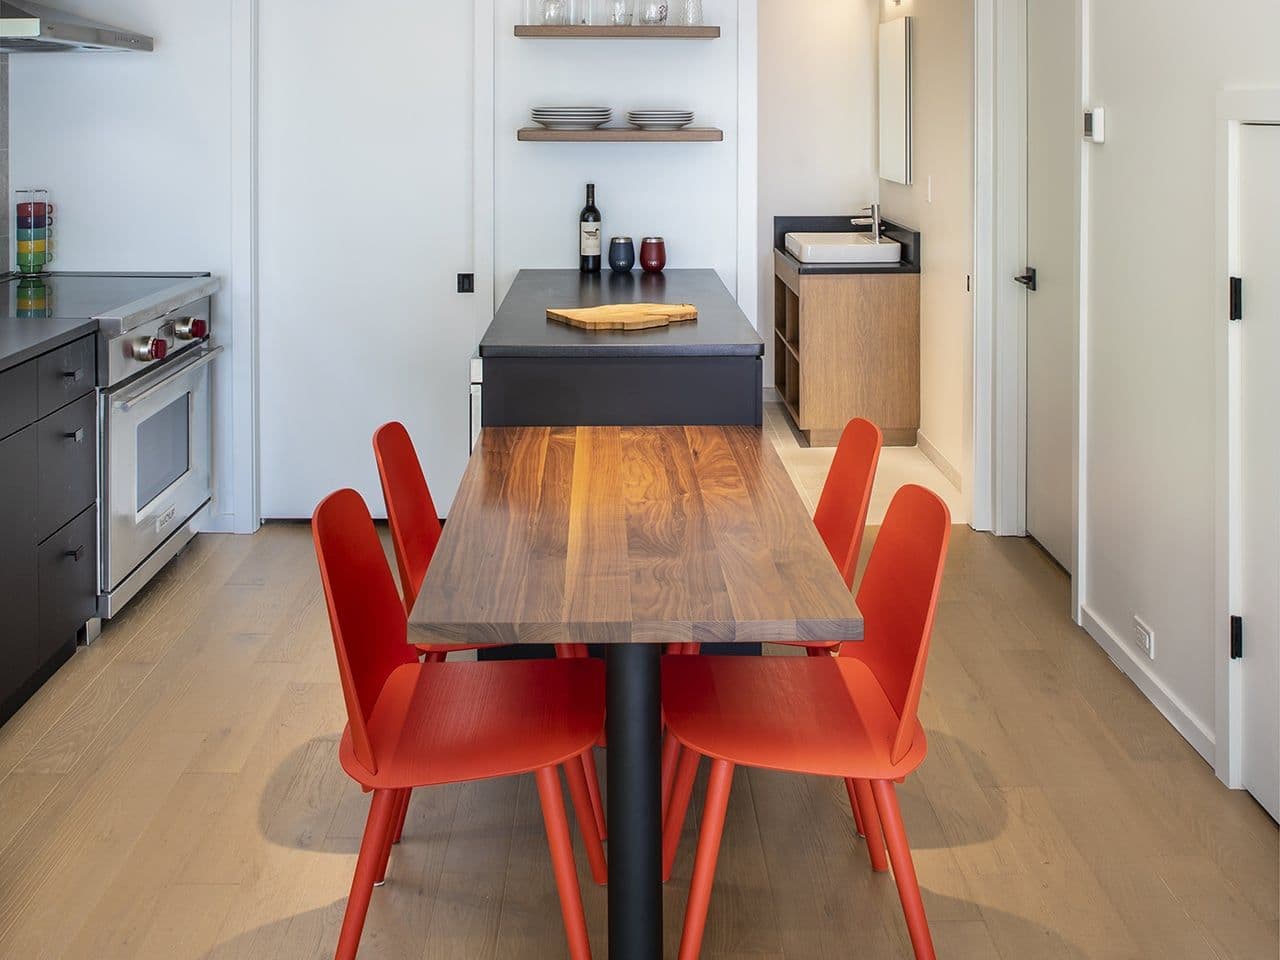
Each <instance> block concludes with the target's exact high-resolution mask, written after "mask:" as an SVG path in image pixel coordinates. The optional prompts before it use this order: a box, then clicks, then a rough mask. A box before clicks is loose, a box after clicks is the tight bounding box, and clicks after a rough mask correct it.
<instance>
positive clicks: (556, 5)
mask: <svg viewBox="0 0 1280 960" xmlns="http://www.w3.org/2000/svg"><path fill="white" fill-rule="evenodd" d="M540 12H541V14H542V23H543V26H547V27H563V26H565V25H566V24H567V23H568V22H569V0H542V2H541V4H540Z"/></svg>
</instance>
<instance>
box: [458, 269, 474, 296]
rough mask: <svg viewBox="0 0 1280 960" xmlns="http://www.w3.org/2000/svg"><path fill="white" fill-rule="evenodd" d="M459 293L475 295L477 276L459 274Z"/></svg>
mask: <svg viewBox="0 0 1280 960" xmlns="http://www.w3.org/2000/svg"><path fill="white" fill-rule="evenodd" d="M458 292H459V293H475V292H476V275H475V274H474V273H460V274H458Z"/></svg>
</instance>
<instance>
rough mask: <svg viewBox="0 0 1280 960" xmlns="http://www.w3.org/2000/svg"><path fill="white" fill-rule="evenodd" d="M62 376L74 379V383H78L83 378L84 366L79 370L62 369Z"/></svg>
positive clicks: (65, 378)
mask: <svg viewBox="0 0 1280 960" xmlns="http://www.w3.org/2000/svg"><path fill="white" fill-rule="evenodd" d="M62 378H63V379H64V380H74V381H75V382H76V383H79V382H80V381H81V380H83V379H84V368H83V367H81V368H80V369H79V370H64V371H63V373H62Z"/></svg>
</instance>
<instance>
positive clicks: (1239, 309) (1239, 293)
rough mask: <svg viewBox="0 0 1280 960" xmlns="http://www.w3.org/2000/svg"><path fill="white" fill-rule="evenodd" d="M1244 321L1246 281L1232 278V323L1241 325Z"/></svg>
mask: <svg viewBox="0 0 1280 960" xmlns="http://www.w3.org/2000/svg"><path fill="white" fill-rule="evenodd" d="M1243 319H1244V280H1243V279H1242V278H1240V277H1232V278H1231V321H1232V322H1233V323H1239V322H1240V321H1241V320H1243Z"/></svg>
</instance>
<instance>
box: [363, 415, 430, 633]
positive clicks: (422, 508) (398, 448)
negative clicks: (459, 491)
mask: <svg viewBox="0 0 1280 960" xmlns="http://www.w3.org/2000/svg"><path fill="white" fill-rule="evenodd" d="M373 453H374V456H375V457H376V458H377V460H378V476H379V477H380V478H381V480H382V496H383V498H384V499H385V500H386V502H387V520H388V521H389V522H390V524H391V542H392V544H393V545H394V547H395V551H396V566H398V567H399V568H400V592H401V595H402V596H403V597H404V608H405V610H406V611H410V610H412V609H413V602H414V601H415V600H416V599H417V598H418V591H419V590H420V589H422V581H423V579H424V578H425V577H426V575H427V567H428V566H430V564H431V557H432V555H433V554H434V553H435V552H436V544H438V543H439V542H440V515H439V514H438V513H436V505H435V502H434V501H433V500H432V499H431V491H430V490H429V489H427V478H426V477H425V476H424V475H423V473H422V464H421V463H420V462H419V461H418V453H417V451H416V450H414V448H413V440H411V439H410V438H409V431H408V430H406V429H405V428H404V424H402V423H388V424H385V425H384V426H381V427H379V428H378V430H377V432H375V433H374V435H373Z"/></svg>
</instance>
